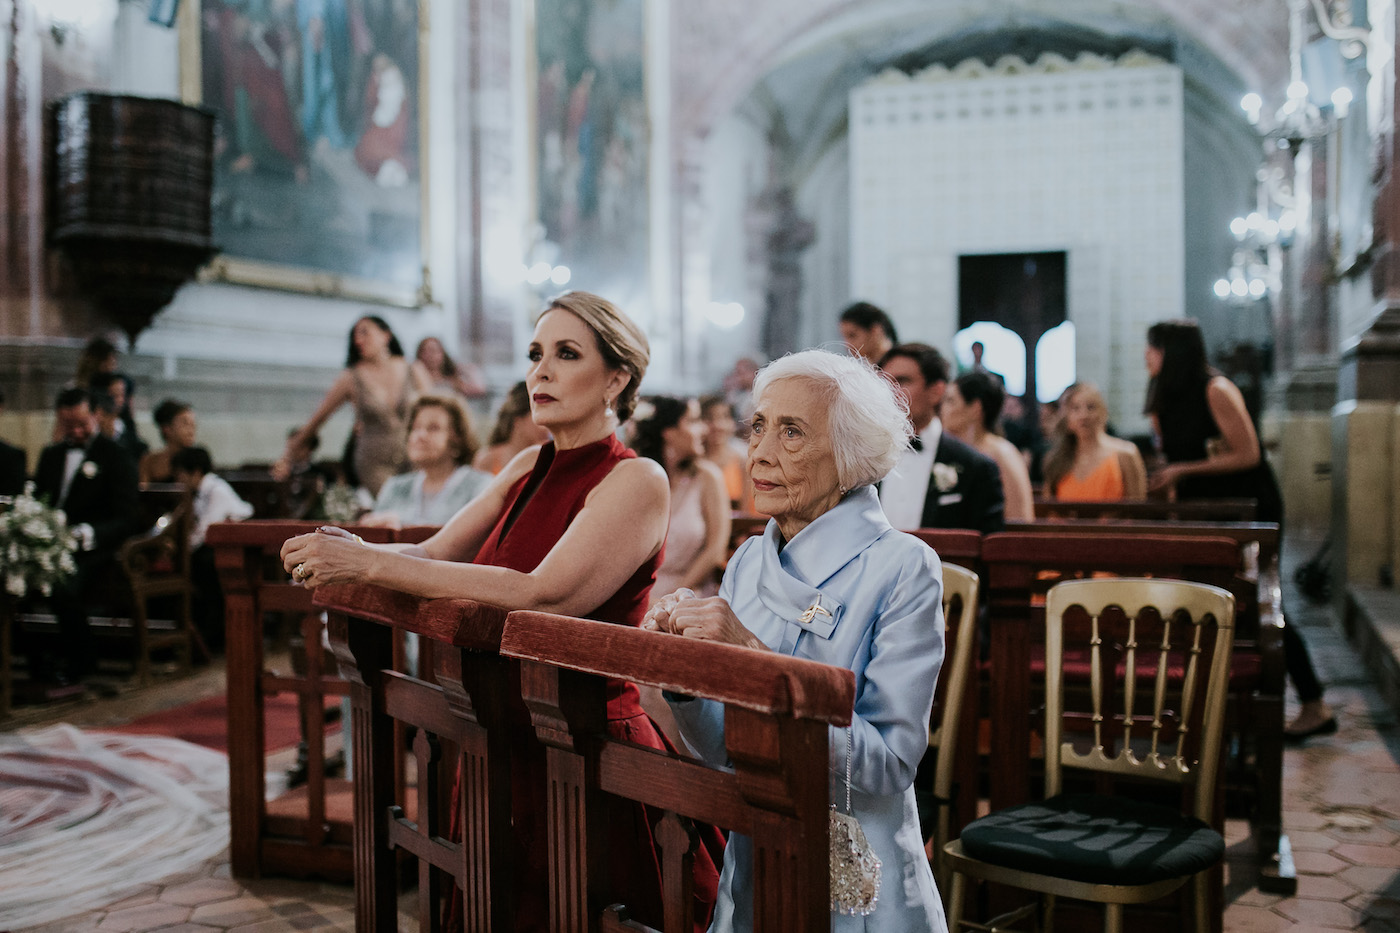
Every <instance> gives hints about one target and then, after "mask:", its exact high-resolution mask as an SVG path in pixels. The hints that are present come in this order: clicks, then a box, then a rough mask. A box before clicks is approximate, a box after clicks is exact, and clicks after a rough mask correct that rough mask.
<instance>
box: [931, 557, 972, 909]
mask: <svg viewBox="0 0 1400 933" xmlns="http://www.w3.org/2000/svg"><path fill="white" fill-rule="evenodd" d="M978 584H979V581H978V579H977V574H975V573H973V572H972V571H970V570H966V569H964V568H962V567H959V566H957V565H956V564H944V565H943V619H944V631H945V633H946V636H945V640H944V654H943V669H942V670H941V671H940V672H939V674H938V689H937V691H936V692H935V693H934V697H933V715H932V716H931V717H930V719H929V732H928V745H929V748H936V749H938V762H937V764H936V765H935V766H934V771H933V796H934V805H935V806H936V807H937V808H938V810H937V816H936V817H935V825H934V841H933V872H934V877H935V878H936V879H937V881H938V883H939V885H940V888H939V890H943V889H944V887H945V886H946V882H947V872H946V870H945V869H944V866H943V846H944V844H945V843H947V841H948V839H949V838H950V837H951V835H952V818H953V800H952V796H953V778H954V774H955V769H956V765H957V764H958V737H959V734H960V733H959V726H960V725H961V724H962V722H963V719H964V718H965V712H966V711H965V709H964V705H965V700H966V699H967V694H968V690H969V689H971V688H970V686H969V683H968V679H969V677H970V676H971V672H972V659H973V657H975V654H976V653H975V651H974V648H975V647H976V645H977V588H978ZM975 723H976V715H975V713H973V715H972V724H975ZM974 731H975V730H974ZM975 792H976V791H975V788H972V787H968V788H966V789H964V790H963V793H965V794H975Z"/></svg>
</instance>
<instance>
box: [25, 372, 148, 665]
mask: <svg viewBox="0 0 1400 933" xmlns="http://www.w3.org/2000/svg"><path fill="white" fill-rule="evenodd" d="M56 413H57V419H58V431H57V433H58V436H59V437H60V438H61V440H60V441H59V442H58V443H56V444H51V445H49V446H48V447H45V448H44V451H43V453H42V454H40V455H39V469H38V470H37V471H36V472H35V474H34V484H35V492H36V494H37V495H39V496H40V497H42V498H45V499H47V500H48V501H49V502H50V503H52V504H53V505H56V506H58V507H59V508H61V509H63V510H64V512H65V513H67V516H68V527H69V528H71V529H72V531H73V533H74V535H75V536H76V537H77V539H78V553H77V554H75V555H74V557H75V560H76V562H77V565H78V569H77V572H76V573H75V574H73V576H71V577H70V578H68V580H66V581H65V582H64V583H63V584H62V585H61V586H59V587H57V588H56V589H55V590H54V593H53V596H52V597H51V600H50V602H51V605H52V607H53V612H54V615H55V616H57V617H58V629H59V638H60V642H61V645H60V649H59V651H58V652H54V651H48V652H42V651H41V652H40V653H39V654H38V656H37V662H38V663H37V665H36V670H35V675H36V679H40V678H42V677H44V676H48V677H50V678H51V679H53V680H55V681H57V682H59V683H62V682H64V681H72V682H76V681H79V680H81V679H83V678H84V677H86V676H88V675H89V674H91V673H92V670H93V668H94V666H95V662H96V651H95V650H94V647H93V644H92V637H91V632H90V631H89V627H88V618H87V607H86V605H85V597H86V596H87V595H88V594H87V591H88V590H89V588H90V587H91V586H92V584H93V583H95V582H96V581H97V580H99V579H100V578H101V576H102V575H103V574H104V573H106V572H108V570H109V569H110V568H111V565H112V563H113V561H114V560H115V559H116V553H117V549H118V548H119V547H120V546H121V545H122V542H124V541H126V539H127V538H129V537H131V536H132V535H134V534H136V533H137V532H139V531H140V530H141V507H140V502H139V500H138V495H137V486H136V464H135V463H134V462H132V459H131V457H130V455H128V454H127V452H126V451H124V450H122V448H121V447H119V446H118V445H117V443H116V442H115V441H113V440H111V439H110V438H106V437H103V436H102V435H101V434H100V433H98V431H97V419H96V417H95V416H94V415H93V411H92V404H91V401H90V399H89V397H88V393H87V390H85V389H80V388H73V389H64V390H63V391H62V392H60V393H59V394H58V401H57V405H56ZM55 653H57V654H61V655H63V660H64V661H65V662H66V668H65V669H61V670H60V669H55V668H54V667H53V664H54V655H55ZM45 668H49V669H48V670H45Z"/></svg>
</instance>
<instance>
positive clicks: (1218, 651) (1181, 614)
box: [944, 579, 1235, 933]
mask: <svg viewBox="0 0 1400 933" xmlns="http://www.w3.org/2000/svg"><path fill="white" fill-rule="evenodd" d="M1111 607H1116V608H1111ZM1234 615H1235V600H1234V597H1233V596H1232V595H1231V594H1230V593H1229V592H1227V591H1226V590H1223V589H1220V588H1218V587H1213V586H1205V585H1203V584H1198V583H1184V582H1179V581H1168V580H1146V579H1142V580H1137V579H1112V580H1075V581H1071V582H1068V583H1061V584H1059V585H1058V586H1055V587H1053V588H1051V590H1050V591H1049V593H1048V594H1047V595H1046V607H1045V616H1046V639H1045V640H1046V657H1045V697H1046V699H1045V707H1046V709H1045V797H1046V799H1045V800H1044V801H1040V802H1034V803H1026V804H1020V805H1018V806H1014V807H1008V808H1007V809H1005V810H1002V811H999V812H997V813H993V814H991V815H989V816H985V817H983V818H982V819H979V820H975V821H974V822H972V823H970V824H968V825H967V826H966V827H965V828H964V829H963V832H962V836H961V838H959V839H955V840H953V841H952V842H950V843H948V844H947V846H946V847H945V849H944V852H945V855H946V857H947V860H948V867H949V869H950V870H951V871H952V873H953V890H952V895H951V898H950V904H949V929H951V930H954V931H957V930H959V929H964V928H968V929H981V930H991V929H1001V928H1002V927H1001V926H1000V924H1002V923H1004V922H1014V921H1015V920H1017V919H1021V918H1024V917H1026V916H1029V915H1030V914H1031V913H1032V912H1033V911H1034V910H1035V909H1036V905H1035V904H1031V905H1027V906H1026V907H1022V908H1019V909H1018V910H1016V911H1012V912H1011V913H1010V914H1007V915H1004V916H1002V917H998V918H996V920H994V921H991V923H992V924H993V925H991V926H984V925H982V924H976V923H970V922H966V921H964V920H963V919H962V914H963V908H964V904H965V902H966V896H967V879H968V878H975V879H979V880H982V881H990V882H995V883H998V884H1005V885H1011V886H1014V887H1019V888H1021V889H1023V890H1029V891H1035V892H1038V893H1039V894H1041V895H1043V897H1044V908H1045V926H1044V928H1045V929H1047V930H1049V929H1051V927H1052V919H1053V911H1054V905H1055V898H1057V897H1067V898H1074V899H1078V900H1086V901H1094V902H1098V903H1101V904H1104V905H1105V915H1104V930H1105V931H1108V933H1118V931H1121V929H1122V923H1123V905H1124V904H1142V903H1146V902H1149V901H1154V900H1157V899H1158V898H1161V897H1165V896H1166V895H1168V894H1170V893H1172V892H1173V891H1175V890H1176V889H1177V888H1179V887H1181V886H1182V885H1184V884H1185V883H1186V882H1187V881H1188V880H1191V881H1193V883H1194V890H1193V893H1194V897H1193V898H1192V900H1193V902H1194V905H1193V906H1194V917H1195V928H1196V929H1197V930H1198V931H1205V930H1209V929H1210V928H1211V924H1210V915H1209V914H1210V910H1211V909H1212V907H1211V905H1212V903H1213V902H1214V901H1215V898H1214V897H1213V895H1212V891H1211V887H1212V878H1211V875H1212V869H1214V868H1215V866H1217V865H1218V864H1219V863H1220V861H1221V859H1222V858H1223V857H1224V853H1225V843H1224V840H1223V839H1222V838H1221V836H1220V834H1219V833H1218V832H1216V831H1215V830H1214V829H1212V828H1211V826H1210V821H1211V817H1212V815H1213V813H1214V808H1215V801H1216V783H1217V777H1218V768H1219V759H1220V746H1221V735H1222V730H1223V728H1224V719H1225V698H1226V693H1227V678H1228V674H1229V666H1230V651H1231V646H1232V645H1233V642H1234ZM1067 663H1068V664H1069V665H1071V666H1077V667H1079V668H1080V669H1081V670H1082V671H1085V672H1086V673H1087V677H1085V682H1086V683H1087V685H1088V686H1087V691H1086V692H1087V696H1085V697H1082V698H1081V697H1079V691H1078V687H1076V694H1075V698H1076V705H1079V701H1080V700H1082V701H1083V702H1084V703H1086V704H1087V705H1088V707H1089V710H1088V715H1087V716H1086V715H1085V714H1084V713H1082V712H1078V711H1076V710H1069V711H1067V710H1066V700H1065V670H1066V664H1067ZM1070 733H1073V735H1071V734H1070ZM1076 737H1077V739H1078V740H1077V741H1076ZM1069 769H1075V770H1077V771H1088V772H1098V773H1099V774H1101V775H1104V777H1095V778H1094V780H1096V781H1100V782H1103V781H1108V780H1109V779H1110V778H1111V779H1113V780H1115V781H1117V780H1124V781H1138V780H1140V781H1145V782H1149V783H1158V784H1166V785H1175V787H1174V788H1172V789H1173V790H1174V792H1175V794H1176V796H1177V799H1178V800H1179V801H1180V803H1179V805H1178V806H1169V805H1165V804H1161V803H1148V802H1144V801H1142V800H1140V799H1136V797H1134V798H1129V797H1125V796H1116V795H1114V794H1105V793H1099V792H1096V791H1099V790H1100V789H1101V787H1102V786H1103V785H1102V784H1100V785H1096V786H1094V787H1093V788H1092V790H1091V791H1090V792H1087V793H1073V794H1070V793H1064V792H1063V783H1064V780H1065V772H1066V771H1067V770H1069ZM1187 811H1189V812H1187Z"/></svg>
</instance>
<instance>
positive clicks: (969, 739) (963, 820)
mask: <svg viewBox="0 0 1400 933" xmlns="http://www.w3.org/2000/svg"><path fill="white" fill-rule="evenodd" d="M910 534H912V535H914V537H916V538H918V539H919V540H920V541H922V542H924V543H925V544H927V545H928V546H929V547H931V548H933V549H934V551H936V552H937V554H938V557H939V559H940V560H941V561H943V562H944V563H945V564H956V565H958V566H959V567H963V568H965V569H967V570H971V571H972V572H973V573H976V574H979V575H980V574H981V573H982V570H981V567H982V534H981V532H977V531H970V530H968V529H961V528H920V529H918V530H917V531H912V532H910ZM981 599H982V601H984V602H985V599H986V596H985V594H984V595H983V596H982V597H981ZM982 614H983V613H982V612H980V611H979V613H978V615H979V616H980V615H982ZM979 628H980V625H979V624H978V620H977V619H970V620H969V619H964V620H963V624H961V625H959V627H958V637H959V638H971V639H972V658H973V663H972V669H973V672H974V673H973V676H970V677H968V678H967V680H966V681H965V682H964V684H963V696H962V701H961V706H960V707H959V710H958V740H957V743H956V746H955V747H954V748H951V749H944V748H940V749H939V750H938V752H937V754H940V755H953V756H954V763H953V787H954V789H955V793H954V797H953V802H952V806H951V810H950V814H949V821H948V825H949V834H950V835H949V838H956V837H957V835H958V833H959V832H960V831H961V830H962V828H963V827H964V826H966V825H967V824H968V823H971V822H972V821H973V820H975V819H976V818H977V757H978V756H977V744H978V723H977V720H978V716H979V713H978V710H979V708H980V707H979V703H978V694H979V693H980V692H981V686H980V682H979V681H980V678H978V677H977V676H976V673H975V672H976V670H977V658H978V657H979V656H980V653H981V650H982V648H981V636H980V632H979ZM945 647H946V649H947V650H946V652H945V656H944V663H945V665H946V663H947V660H948V658H950V657H951V656H952V655H951V652H952V646H951V645H948V646H945ZM946 689H947V680H946V678H944V676H943V675H942V674H939V676H938V689H937V691H936V692H935V694H934V715H935V716H937V713H938V710H939V709H940V708H941V704H942V703H943V702H944V691H945V690H946ZM933 721H936V719H935V720H933ZM927 768H928V765H927V763H926V764H925V766H924V768H923V769H921V771H923V774H924V776H928V774H927V770H926V769H927Z"/></svg>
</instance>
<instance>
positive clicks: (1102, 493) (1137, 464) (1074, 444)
mask: <svg viewBox="0 0 1400 933" xmlns="http://www.w3.org/2000/svg"><path fill="white" fill-rule="evenodd" d="M1060 415H1061V418H1060V426H1059V428H1058V432H1057V433H1058V437H1057V438H1056V440H1055V446H1054V447H1053V448H1051V450H1050V453H1049V454H1048V455H1047V456H1046V458H1045V491H1046V493H1047V495H1048V496H1049V497H1050V498H1053V499H1062V500H1064V501H1067V502H1093V501H1104V500H1113V499H1142V498H1145V497H1146V496H1147V468H1146V467H1145V466H1144V465H1143V462H1142V454H1141V453H1139V452H1138V449H1137V445H1135V444H1133V443H1132V442H1130V441H1125V440H1122V439H1120V438H1116V437H1111V436H1110V435H1109V434H1108V432H1107V431H1106V430H1105V428H1106V427H1107V426H1108V406H1107V405H1106V404H1105V403H1104V400H1103V395H1102V394H1101V393H1100V392H1099V390H1098V388H1097V387H1095V386H1094V385H1092V384H1091V383H1087V382H1080V383H1076V384H1074V385H1072V386H1070V387H1069V388H1068V389H1066V390H1065V394H1064V395H1063V396H1061V397H1060Z"/></svg>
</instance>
